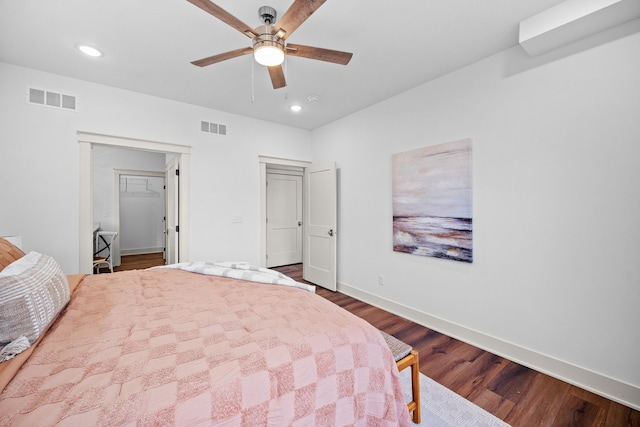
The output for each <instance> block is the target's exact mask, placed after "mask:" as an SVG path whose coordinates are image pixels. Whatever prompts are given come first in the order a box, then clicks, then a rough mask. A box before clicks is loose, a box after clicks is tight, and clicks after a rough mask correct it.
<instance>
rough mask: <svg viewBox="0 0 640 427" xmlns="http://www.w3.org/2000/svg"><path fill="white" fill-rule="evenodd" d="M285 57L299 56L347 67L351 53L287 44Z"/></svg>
mask: <svg viewBox="0 0 640 427" xmlns="http://www.w3.org/2000/svg"><path fill="white" fill-rule="evenodd" d="M287 55H291V56H301V57H303V58H309V59H317V60H319V61H326V62H333V63H334V64H341V65H347V64H348V63H349V61H351V57H352V56H353V53H349V52H341V51H339V50H331V49H322V48H320V47H311V46H303V45H300V44H288V45H287Z"/></svg>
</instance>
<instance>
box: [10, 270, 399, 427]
mask: <svg viewBox="0 0 640 427" xmlns="http://www.w3.org/2000/svg"><path fill="white" fill-rule="evenodd" d="M410 424H411V423H410V421H409V413H408V411H407V406H406V403H405V401H404V397H403V393H402V390H401V387H400V380H399V377H398V372H397V369H396V367H395V362H394V361H393V357H392V355H391V353H390V351H389V350H388V348H387V346H386V344H385V342H384V339H383V338H382V336H381V334H380V333H379V331H378V330H377V329H375V328H373V327H372V326H371V325H369V324H368V323H366V322H365V321H363V320H361V319H359V318H357V317H356V316H353V315H352V314H350V313H348V312H347V311H345V310H343V309H342V308H340V307H338V306H336V305H334V304H332V303H331V302H329V301H326V300H324V299H323V298H321V297H318V296H317V295H314V294H312V293H310V292H307V291H304V290H301V289H297V288H291V287H283V286H278V285H265V284H257V283H252V282H244V281H240V280H234V279H228V278H221V277H210V276H203V275H199V274H194V273H189V272H185V271H179V270H145V271H127V272H121V273H115V274H103V275H96V276H88V277H87V278H86V279H85V280H84V281H83V282H82V283H81V284H80V286H79V287H78V289H77V290H76V292H75V293H74V294H73V296H72V298H71V302H70V303H69V305H68V306H67V308H66V309H65V311H64V312H63V314H62V316H61V317H60V318H59V320H58V321H57V322H56V323H55V324H54V326H53V327H52V328H51V330H50V331H49V332H48V334H47V336H46V337H45V339H44V340H43V341H42V342H41V343H40V344H39V346H38V347H37V348H36V350H35V351H34V353H33V354H32V355H31V357H30V358H29V359H28V360H27V362H26V363H25V365H24V366H23V367H22V369H21V370H20V371H19V372H18V374H17V375H16V377H15V378H14V379H13V380H12V381H11V383H9V385H8V386H7V387H6V388H5V390H4V391H3V392H2V394H0V425H25V426H36V425H37V426H45V425H60V426H92V425H104V426H122V425H139V426H152V425H162V426H164V425H181V426H238V425H243V426H252V427H253V426H267V425H268V426H305V427H306V426H314V425H315V426H332V427H333V426H343V425H361V426H396V425H410Z"/></svg>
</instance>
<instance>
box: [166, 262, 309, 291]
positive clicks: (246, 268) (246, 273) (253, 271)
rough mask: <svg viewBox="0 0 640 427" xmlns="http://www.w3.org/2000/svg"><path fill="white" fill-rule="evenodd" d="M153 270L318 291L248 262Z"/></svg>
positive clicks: (170, 266)
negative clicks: (186, 272)
mask: <svg viewBox="0 0 640 427" xmlns="http://www.w3.org/2000/svg"><path fill="white" fill-rule="evenodd" d="M153 268H175V269H178V270H185V271H190V272H192V273H198V274H205V275H208V276H221V277H230V278H232V279H240V280H247V281H250V282H257V283H266V284H272V285H282V286H293V287H296V288H300V289H304V290H306V291H309V292H314V293H315V291H316V287H315V286H313V285H307V284H305V283H300V282H296V281H295V280H293V279H292V278H291V277H289V276H287V275H285V274H282V273H280V272H278V271H275V270H271V269H268V268H263V267H258V266H255V265H251V264H249V263H247V262H202V261H200V262H180V263H177V264H170V265H163V266H160V267H153Z"/></svg>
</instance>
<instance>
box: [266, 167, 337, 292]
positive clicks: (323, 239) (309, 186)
mask: <svg viewBox="0 0 640 427" xmlns="http://www.w3.org/2000/svg"><path fill="white" fill-rule="evenodd" d="M300 170H301V171H303V173H304V174H303V176H302V186H301V190H302V199H303V207H302V218H303V219H302V222H301V224H300V225H301V228H302V255H303V259H302V264H303V270H304V273H303V276H304V279H305V280H307V281H310V282H312V283H314V284H316V285H319V286H322V287H324V288H327V289H330V290H333V291H335V290H336V288H337V266H336V250H337V238H336V235H337V234H336V222H337V182H336V167H335V163H329V164H327V165H321V166H317V165H313V164H312V163H311V162H304V161H297V160H287V159H280V158H273V157H266V156H260V217H261V220H260V229H261V233H260V263H261V264H260V265H261V266H263V267H266V266H268V265H270V266H276V265H277V264H280V265H282V264H281V263H269V259H268V258H269V256H270V253H269V249H270V248H269V246H270V245H271V243H270V242H269V241H268V237H269V234H268V232H269V230H268V229H269V224H268V220H269V216H268V205H269V192H268V191H267V188H268V185H267V178H268V176H269V174H274V175H275V174H281V175H284V173H283V171H288V173H292V171H300ZM268 171H269V173H268ZM289 186H290V187H291V188H294V187H295V186H294V185H289ZM289 216H293V215H289ZM295 225H296V226H297V224H295ZM285 228H286V227H285ZM289 228H293V224H292V226H291V227H289ZM293 234H294V233H293V232H289V235H290V236H291V235H293ZM293 246H294V245H293V244H289V245H287V246H286V247H293Z"/></svg>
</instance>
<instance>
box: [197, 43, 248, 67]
mask: <svg viewBox="0 0 640 427" xmlns="http://www.w3.org/2000/svg"><path fill="white" fill-rule="evenodd" d="M250 53H253V48H250V47H243V48H241V49H236V50H231V51H229V52H225V53H219V54H217V55H213V56H209V57H207V58H202V59H198V60H197V61H192V62H191V63H192V64H193V65H197V66H198V67H206V66H207V65H211V64H215V63H216V62H222V61H226V60H227V59H231V58H236V57H238V56H242V55H248V54H250Z"/></svg>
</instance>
